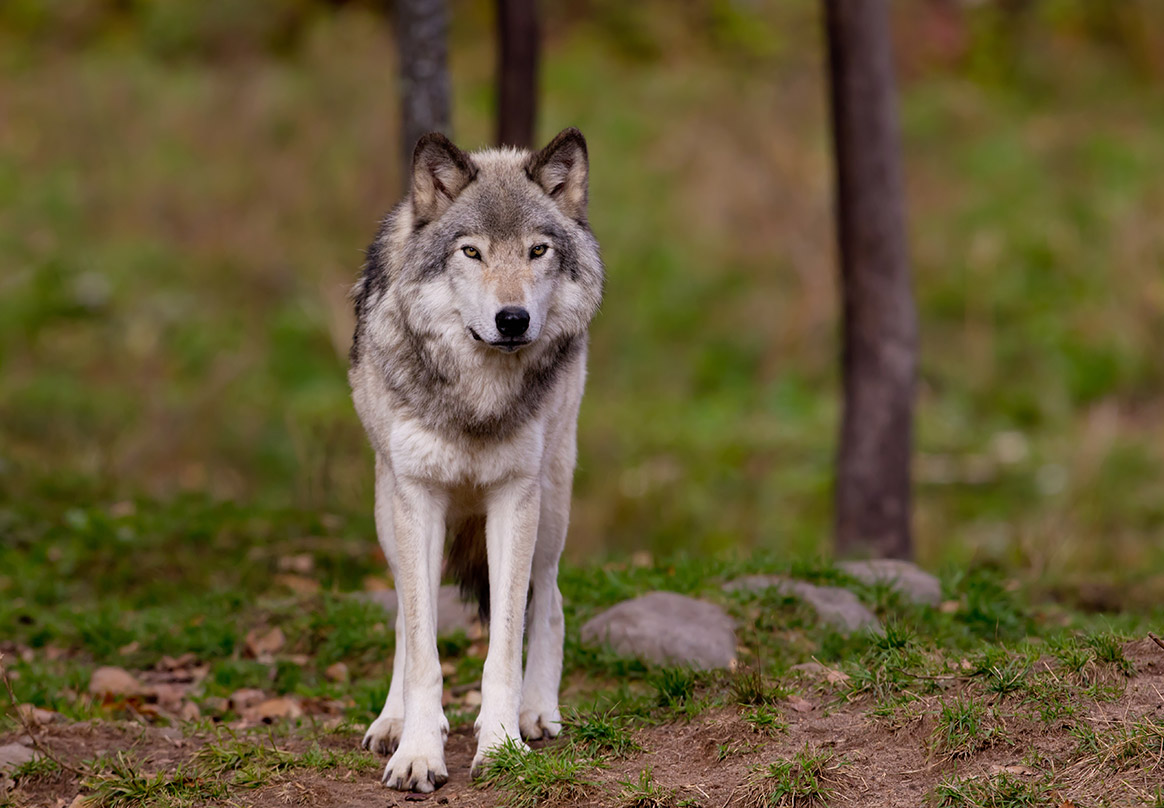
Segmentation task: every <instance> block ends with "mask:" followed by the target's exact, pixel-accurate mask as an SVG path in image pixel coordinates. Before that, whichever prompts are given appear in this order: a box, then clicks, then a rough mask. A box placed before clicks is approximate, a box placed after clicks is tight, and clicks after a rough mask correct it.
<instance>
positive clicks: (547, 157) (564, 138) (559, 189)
mask: <svg viewBox="0 0 1164 808" xmlns="http://www.w3.org/2000/svg"><path fill="white" fill-rule="evenodd" d="M526 171H528V172H529V176H530V178H531V179H532V180H533V181H534V182H536V183H537V184H538V185H540V186H542V189H543V190H544V191H545V192H546V193H547V194H549V195H550V198H551V199H553V200H554V201H555V202H557V203H558V207H559V208H560V209H561V211H562V212H563V213H565V214H566V215H567V216H569V217H570V218H571V219H576V220H577V221H579V222H583V223H585V221H586V198H587V194H588V193H589V186H590V162H589V160H588V159H587V157H586V138H584V137H582V133H581V132H579V131H578V130H577V129H574V128H573V127H571V128H569V129H563V130H562V131H561V132H559V133H558V136H557V137H555V138H554V139H553V140H551V141H550V145H548V146H546V147H545V148H544V149H542V150H541V151H540V152H538V153H537V154H534V155H531V156H530V158H529V164H528V166H527V167H526Z"/></svg>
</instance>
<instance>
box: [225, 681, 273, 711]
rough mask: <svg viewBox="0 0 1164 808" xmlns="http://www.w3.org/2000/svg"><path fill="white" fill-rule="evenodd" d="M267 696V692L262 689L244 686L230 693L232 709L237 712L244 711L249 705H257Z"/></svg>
mask: <svg viewBox="0 0 1164 808" xmlns="http://www.w3.org/2000/svg"><path fill="white" fill-rule="evenodd" d="M266 697H267V694H266V693H264V692H263V691H261V690H256V689H255V688H253V687H244V688H242V689H240V690H236V691H234V692H233V693H231V694H230V709H232V710H234V711H235V712H236V713H237V712H242V711H243V710H245V709H247V708H248V707H253V706H255V705H256V704H258V703H259V702H261V701H262V700H263V699H265V698H266Z"/></svg>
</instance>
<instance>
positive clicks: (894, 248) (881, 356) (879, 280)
mask: <svg viewBox="0 0 1164 808" xmlns="http://www.w3.org/2000/svg"><path fill="white" fill-rule="evenodd" d="M825 9H826V19H827V30H828V49H829V66H830V70H831V82H830V85H831V102H832V120H833V137H834V146H835V152H836V178H837V186H836V204H837V221H838V229H837V240H838V246H839V252H840V260H841V281H842V298H843V309H844V314H843V349H842V370H843V374H844V415H843V418H842V424H841V434H840V447H839V452H838V458H837V488H836V549H837V553H838V554H840V555H872V556H882V557H890V558H909V557H911V556H912V554H913V542H912V535H911V528H910V522H911V502H910V499H911V496H910V456H911V451H912V439H913V401H914V378H915V373H916V364H917V313H916V311H915V309H914V302H913V291H912V288H911V284H910V277H909V261H908V254H907V246H906V229H905V200H904V191H903V187H902V171H901V137H900V132H899V129H898V117H897V103H896V98H895V87H894V76H893V59H892V44H891V39H890V30H889V3H888V2H887V0H825Z"/></svg>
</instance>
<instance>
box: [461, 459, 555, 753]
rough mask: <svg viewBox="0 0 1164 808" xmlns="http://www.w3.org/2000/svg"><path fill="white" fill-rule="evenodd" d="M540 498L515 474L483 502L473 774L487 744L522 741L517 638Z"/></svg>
mask: <svg viewBox="0 0 1164 808" xmlns="http://www.w3.org/2000/svg"><path fill="white" fill-rule="evenodd" d="M540 499H541V486H540V485H539V484H538V481H537V480H536V479H518V480H513V481H510V482H508V483H506V484H504V485H501V486H499V487H498V488H496V489H495V490H493V491H492V492H491V493H490V495H489V497H488V499H487V502H486V517H485V544H486V550H487V553H488V557H489V611H490V614H489V653H488V654H487V655H486V657H485V670H484V672H483V673H482V675H481V714H480V715H479V716H478V717H477V723H476V730H477V754H476V756H475V757H474V758H473V769H472V771H473V773H474V774H476V773H477V772H478V771H479V769H480V766H481V763H482V761H483V760H484V759H485V755H486V754H487V753H488V752H489V750H490V749H493V748H495V747H497V746H500V745H501V744H503V743H505V742H506V740H507V739H512V740H513V741H514V742H516V743H521V736H520V734H519V733H520V729H519V726H518V708H519V706H520V704H521V642H522V634H523V632H524V629H525V599H526V593H527V591H528V590H529V578H530V564H531V563H532V561H533V553H534V545H535V544H536V542H537V530H538V510H539V502H540Z"/></svg>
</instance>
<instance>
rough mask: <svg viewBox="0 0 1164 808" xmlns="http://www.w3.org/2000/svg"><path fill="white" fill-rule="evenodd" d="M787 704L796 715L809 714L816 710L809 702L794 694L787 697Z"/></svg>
mask: <svg viewBox="0 0 1164 808" xmlns="http://www.w3.org/2000/svg"><path fill="white" fill-rule="evenodd" d="M787 702H788V706H789V707H791V708H792V709H793V710H795V711H796V712H798V713H810V712H812V711H813V710H814V709H816V707H815V705H813V703H812V702H811V701H809V700H808V699H803V698H801V697H800V696H798V695H796V694H795V693H793V694H792V695H791V696H789V697H788V699H787Z"/></svg>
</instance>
